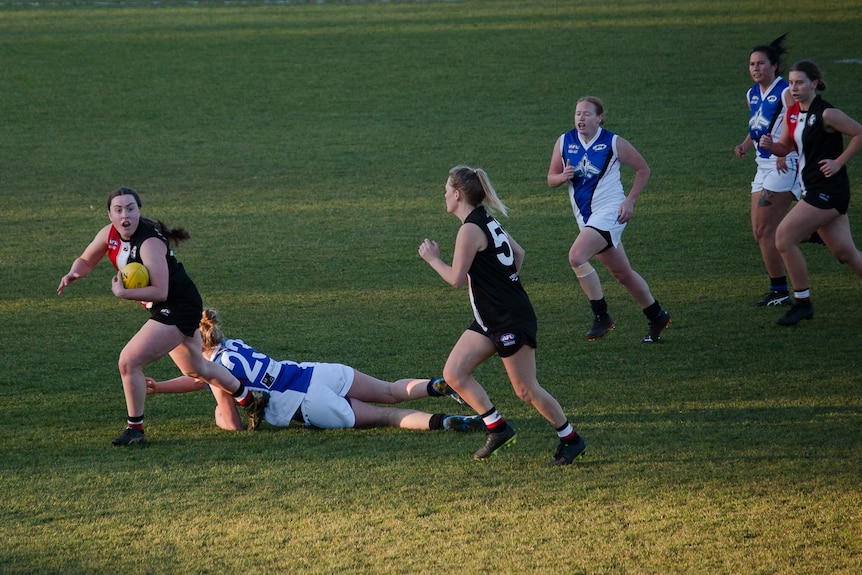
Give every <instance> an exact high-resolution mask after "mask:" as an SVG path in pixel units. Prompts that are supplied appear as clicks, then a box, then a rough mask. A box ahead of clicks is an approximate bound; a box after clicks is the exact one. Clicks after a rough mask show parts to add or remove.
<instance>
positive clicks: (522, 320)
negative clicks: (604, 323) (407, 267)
mask: <svg viewBox="0 0 862 575" xmlns="http://www.w3.org/2000/svg"><path fill="white" fill-rule="evenodd" d="M445 199H446V211H447V212H448V213H450V214H452V215H454V216H456V217H457V218H458V219H459V220H461V227H460V228H459V230H458V235H457V237H456V238H455V250H454V254H453V256H452V265H451V266H450V265H448V264H446V263H445V262H444V261H443V260H442V259H440V248H439V246H438V245H437V242H433V241H431V240H428V239H426V240H425V241H423V242H422V244H421V245H420V246H419V255H420V256H421V257H422V259H424V260H425V261H426V262H427V263H428V264H429V265H430V266H431V267H432V268H433V269H434V271H436V272H437V273H438V274H440V277H442V278H443V279H444V280H445V281H446V282H447V283H449V284H451V285H452V286H454V287H456V288H458V287H461V286H462V285H464V283H465V282H466V284H467V289H468V291H469V292H470V303H471V304H472V306H473V315H474V318H475V319H474V321H473V323H472V324H471V325H470V327H469V328H468V329H467V330H466V331H464V333H463V334H462V335H461V337H460V339H459V340H458V342H457V343H456V344H455V347H454V348H452V351H451V352H450V353H449V358H448V359H447V360H446V366H445V367H444V368H443V379H445V380H446V383H448V384H449V385H450V386H451V387H452V389H454V390H455V391H456V392H457V393H458V394H459V395H460V396H461V398H462V399H464V401H466V402H467V403H468V404H469V405H470V407H472V408H473V409H475V410H476V412H477V413H479V415H480V416H481V417H482V419H483V421H484V422H485V425H486V426H487V429H488V432H487V436H486V440H485V445H484V446H482V448H481V449H479V450H478V451H477V452H476V453H475V454H474V455H473V458H474V459H477V460H483V459H487V458H488V457H490V456H491V455H493V454H494V453H496V452H497V451H498V450H500V449H502V448H503V447H506V446H508V445H511V444H513V443H514V442H515V430H514V429H513V428H512V426H511V425H509V424H508V423H507V422H506V421H505V420H504V419H503V417H502V416H501V415H500V413H499V412H498V411H497V410H496V409H495V408H494V405H493V404H492V403H491V400H490V398H489V397H488V394H487V393H486V392H485V390H484V389H483V388H482V386H481V385H480V384H479V382H478V381H476V378H475V377H473V370H474V369H476V367H478V366H479V365H480V364H482V363H483V362H485V361H486V360H488V359H490V358H491V357H493V356H494V355H495V354H499V355H500V358H501V359H502V361H503V366H504V367H505V368H506V373H507V374H508V376H509V381H510V382H511V383H512V387H513V388H514V389H515V393H516V394H517V395H518V397H519V398H520V399H521V400H523V401H525V402H526V403H529V404H531V405H532V406H533V407H534V408H535V409H536V410H537V411H538V412H539V413H540V414H541V415H542V417H544V418H545V419H546V420H548V422H549V423H550V424H551V425H553V426H554V428H555V429H556V430H557V435H558V437H559V440H560V441H559V445H558V448H557V451H556V453H555V454H554V457H553V459H551V461H549V462H548V465H568V464H570V463H572V461H574V460H575V459H576V458H578V457H580V456H581V454H583V452H584V450H585V449H586V445H585V443H584V440H583V439H582V438H581V437H580V436H579V435H578V434H577V433H576V432H575V430H574V428H573V427H572V425H571V424H570V423H569V420H568V419H567V418H566V415H565V413H563V409H562V408H561V407H560V404H559V403H558V402H557V400H556V399H554V397H553V396H552V395H551V394H550V393H548V392H547V391H545V390H544V389H543V388H542V387H541V386H540V385H539V382H538V381H537V379H536V332H537V322H536V314H535V312H534V311H533V306H532V304H531V303H530V299H529V297H528V296H527V292H526V291H525V290H524V287H523V286H522V285H521V280H520V277H519V272H520V269H521V264H522V263H523V261H524V250H523V249H522V248H521V246H520V245H518V243H517V242H516V241H515V240H514V239H513V238H512V236H510V235H509V234H508V233H506V231H505V230H504V229H503V228H502V226H500V223H499V222H498V221H497V220H496V219H495V218H494V217H493V216H492V215H491V214H490V213H488V209H491V210H495V211H498V212H500V213H501V214H503V215H506V214H507V211H508V210H507V209H506V206H505V205H504V204H503V203H502V202H501V201H500V199H499V198H498V197H497V193H496V191H495V190H494V188H493V187H492V186H491V182H490V181H489V180H488V176H487V174H486V173H485V172H484V170H482V169H473V168H470V167H467V166H457V167H455V168H452V169H451V170H450V171H449V178H448V179H447V181H446V194H445Z"/></svg>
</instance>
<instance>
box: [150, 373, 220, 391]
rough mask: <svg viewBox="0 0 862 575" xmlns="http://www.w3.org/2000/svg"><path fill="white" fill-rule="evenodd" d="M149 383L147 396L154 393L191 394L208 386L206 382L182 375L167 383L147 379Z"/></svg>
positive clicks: (166, 381)
mask: <svg viewBox="0 0 862 575" xmlns="http://www.w3.org/2000/svg"><path fill="white" fill-rule="evenodd" d="M145 379H146V381H147V394H153V393H189V392H192V391H200V390H202V389H205V388H206V386H207V384H206V382H205V381H201V380H199V379H195V378H194V377H190V376H188V375H181V376H180V377H175V378H173V379H168V380H165V381H156V380H155V379H153V378H151V377H147V378H145Z"/></svg>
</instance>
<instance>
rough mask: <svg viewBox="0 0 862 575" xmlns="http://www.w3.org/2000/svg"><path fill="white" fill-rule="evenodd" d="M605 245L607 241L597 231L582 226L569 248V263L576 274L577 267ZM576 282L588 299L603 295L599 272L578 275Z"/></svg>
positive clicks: (600, 297) (592, 299) (595, 298)
mask: <svg viewBox="0 0 862 575" xmlns="http://www.w3.org/2000/svg"><path fill="white" fill-rule="evenodd" d="M606 245H607V241H606V240H605V238H603V237H602V236H601V234H600V233H599V232H597V231H596V230H594V229H592V228H584V229H583V230H581V232H580V233H579V234H578V237H577V238H575V243H573V244H572V247H571V249H570V250H569V265H570V266H572V269H573V270H575V273H576V274H578V268H579V267H581V266H583V265H584V264H586V263H588V262H589V261H590V258H592V257H593V256H594V255H596V253H597V252H599V251H600V250H602V249H604V247H605V246H606ZM578 283H579V284H580V285H581V289H582V290H583V291H584V293H585V294H586V296H587V298H588V299H589V300H591V301H595V300H600V299H602V298H603V297H605V294H604V291H602V282H601V280H600V279H599V274H597V273H595V272H592V273H589V274H586V275H583V276H581V275H578Z"/></svg>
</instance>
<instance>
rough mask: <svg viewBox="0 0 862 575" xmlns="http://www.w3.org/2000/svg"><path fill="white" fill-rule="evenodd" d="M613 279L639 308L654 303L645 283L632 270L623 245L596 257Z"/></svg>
mask: <svg viewBox="0 0 862 575" xmlns="http://www.w3.org/2000/svg"><path fill="white" fill-rule="evenodd" d="M596 257H597V258H598V260H599V261H600V262H602V264H604V266H605V267H606V268H608V271H610V272H611V274H613V276H614V278H616V280H617V281H618V282H620V283H621V284H622V285H623V287H624V288H626V291H627V292H629V294H631V296H632V297H633V298H634V299H635V301H636V302H638V305H640V306H641V308H643V309H646V308H648V307H649V306H651V305H652V304H653V303H655V298H654V297H653V295H652V293H650V290H649V286H648V285H647V283H646V281H644V279H643V278H642V277H641V276H640V274H638V273H637V272H636V271H635V270H633V269H632V266H631V264H630V263H629V258H628V256H627V255H626V252H625V249H624V248H623V244H622V243H620V244H619V245H618V246H617V247H615V248H610V249H607V250H605V251H603V252H602V253H600V254H598V255H597V256H596Z"/></svg>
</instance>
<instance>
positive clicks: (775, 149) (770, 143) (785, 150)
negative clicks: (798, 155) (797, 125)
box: [759, 111, 796, 158]
mask: <svg viewBox="0 0 862 575" xmlns="http://www.w3.org/2000/svg"><path fill="white" fill-rule="evenodd" d="M789 113H790V112H789V111H788V113H787V114H789ZM787 120H788V117H787V115H785V117H784V126H785V128H784V130H782V132H781V137H780V138H779V139H778V141H777V142H776V141H774V140H773V139H772V135H771V134H764V135H762V136H761V137H760V142H759V144H760V147H761V148H763V149H764V150H768V151H769V152H770V153H771V154H772V155H773V156H778V157H779V158H783V157H784V156H786V155H787V154H789V153H790V152H792V151H793V150H795V149H796V146H794V145H793V142H792V141H791V140H790V130H788V129H787V126H788V125H789V124H788V122H787Z"/></svg>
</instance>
